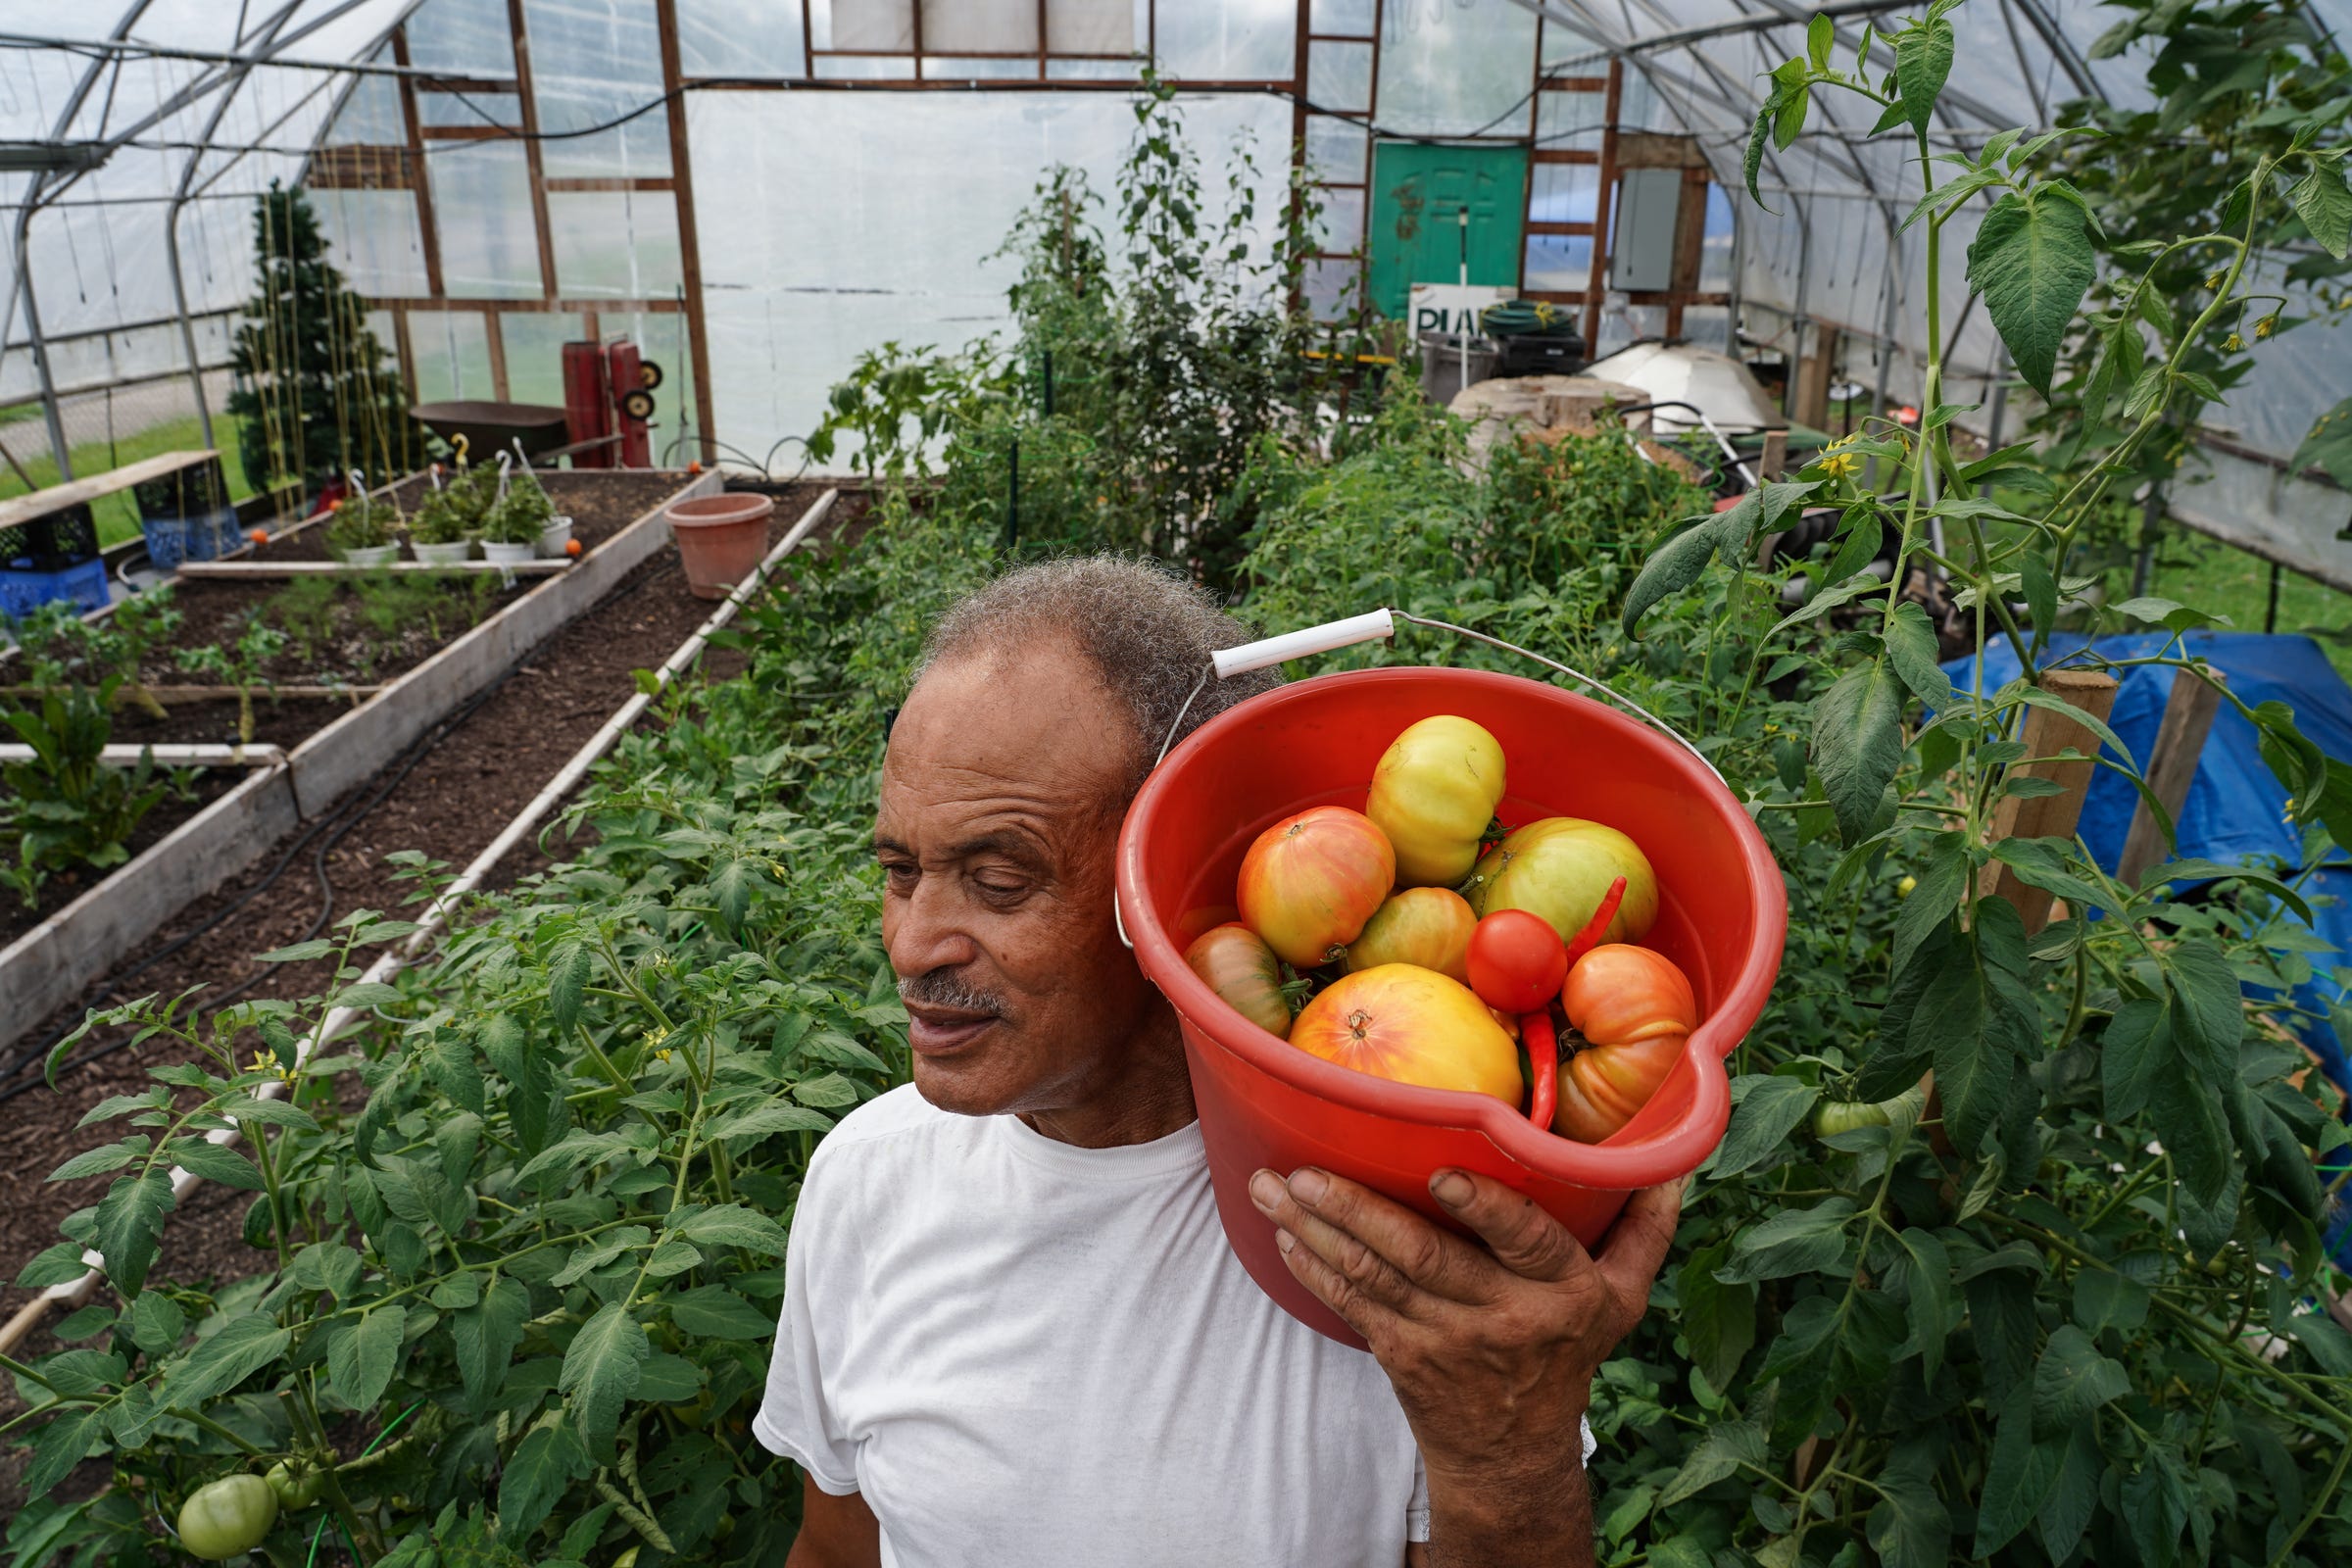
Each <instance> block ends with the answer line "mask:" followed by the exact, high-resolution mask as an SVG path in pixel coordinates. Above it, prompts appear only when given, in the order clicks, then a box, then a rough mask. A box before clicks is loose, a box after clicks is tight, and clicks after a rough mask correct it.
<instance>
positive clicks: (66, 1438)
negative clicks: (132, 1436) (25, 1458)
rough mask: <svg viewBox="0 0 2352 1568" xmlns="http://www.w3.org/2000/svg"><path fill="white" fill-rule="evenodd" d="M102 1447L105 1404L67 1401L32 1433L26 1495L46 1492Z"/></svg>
mask: <svg viewBox="0 0 2352 1568" xmlns="http://www.w3.org/2000/svg"><path fill="white" fill-rule="evenodd" d="M105 1447H106V1407H105V1406H104V1405H90V1404H81V1405H68V1406H67V1407H66V1408H64V1409H62V1410H60V1411H59V1412H58V1413H57V1414H56V1415H54V1416H52V1417H50V1418H49V1422H48V1424H47V1425H46V1426H44V1427H42V1428H41V1429H40V1431H38V1432H36V1433H35V1434H33V1438H32V1462H31V1463H30V1464H28V1465H26V1466H25V1478H24V1482H23V1485H24V1488H25V1495H26V1496H28V1497H43V1496H46V1495H48V1494H49V1493H50V1492H51V1490H53V1489H54V1488H55V1487H56V1486H57V1484H58V1483H59V1482H61V1481H63V1480H65V1479H66V1477H67V1475H68V1474H69V1473H71V1472H72V1470H73V1467H74V1466H75V1465H77V1464H79V1463H81V1462H82V1460H84V1459H87V1458H88V1457H90V1455H91V1454H92V1453H94V1452H104V1451H105ZM20 1560H22V1559H20ZM36 1560H37V1559H36Z"/></svg>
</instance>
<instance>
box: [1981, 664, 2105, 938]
mask: <svg viewBox="0 0 2352 1568" xmlns="http://www.w3.org/2000/svg"><path fill="white" fill-rule="evenodd" d="M2041 689H2042V690H2043V691H2045V692H2048V693H2050V694H2051V695H2052V696H2054V697H2060V698H2064V699H2065V700H2066V701H2067V702H2069V703H2071V704H2073V705H2074V706H2075V707H2077V708H2079V709H2081V710H2082V711H2084V712H2085V713H2088V714H2090V715H2091V716H2092V717H2093V718H2096V719H2097V720H2099V721H2100V722H2101V723H2105V722H2106V720H2107V715H2108V714H2109V713H2111V712H2113V711H2115V692H2116V682H2115V677H2114V676H2113V675H2109V674H2107V673H2105V672H2103V671H2100V670H2091V669H2054V670H2051V671H2050V672H2049V673H2048V674H2046V675H2044V676H2043V677H2042V678H2041ZM2021 739H2023V740H2024V742H2025V745H2026V756H2027V758H2028V759H2029V760H2027V761H2024V762H2020V763H2018V764H2017V765H2015V766H2014V767H2012V768H2011V769H2010V770H2009V771H2010V776H2012V777H2016V776H2017V775H2019V774H2021V773H2022V774H2024V775H2026V776H2028V777H2031V778H2046V779H2049V780H2051V781H2052V782H2054V783H2056V784H2058V785H2060V786H2061V793H2059V794H2056V795H2041V796H2034V797H2031V798H2024V797H2019V796H2015V795H2004V796H2003V797H2001V802H2000V805H1999V806H1998V807H1996V808H1995V809H1994V810H1993V815H1992V831H1991V833H1990V834H1989V835H1988V837H1989V838H1990V839H1991V841H1992V842H1994V843H1998V842H1999V841H2000V840H2002V839H2010V838H2030V839H2038V838H2072V837H2074V833H2075V824H2076V823H2077V822H2078V821H2080V820H2081V819H2082V797H2083V793H2084V792H2085V791H2086V790H2088V789H2089V787H2090V775H2091V772H2092V770H2093V769H2094V768H2095V767H2096V766H2097V765H2098V764H2097V763H2095V762H2093V761H2091V760H2090V759H2092V758H2094V757H2096V756H2098V754H2099V738H2098V737H2097V736H2096V735H2094V734H2092V733H2091V732H2090V731H2089V730H2087V729H2084V728H2083V727H2082V725H2081V724H2079V723H2077V722H2076V721H2075V720H2074V719H2072V718H2070V717H2068V716H2067V715H2066V714H2064V713H2061V712H2057V711H2052V710H2050V709H2047V708H2036V709H2034V710H2032V711H2029V712H2028V713H2027V715H2026V727H2025V734H2024V735H2023V736H2022V737H2021ZM2070 747H2071V748H2073V749H2074V750H2076V751H2078V752H2081V753H2082V760H2081V761H2062V762H2053V761H2034V760H2031V759H2034V758H2049V757H2052V756H2054V755H2056V754H2057V753H2059V752H2063V751H2065V750H2067V749H2068V748H2070ZM1977 893H1978V896H1979V897H1987V896H1997V897H2000V898H2004V899H2007V900H2008V901H2009V902H2010V903H2011V904H2013V905H2015V906H2016V907H2017V912H2018V913H2019V914H2021V915H2023V916H2024V917H2025V922H2026V934H2027V935H2029V936H2031V935H2033V934H2034V932H2036V931H2039V930H2040V929H2041V928H2042V927H2043V926H2044V925H2046V924H2048V923H2049V918H2050V895H2049V894H2047V893H2045V892H2043V891H2042V890H2041V889H2039V888H2034V887H2028V886H2027V885H2026V884H2025V883H2024V882H2022V881H2020V880H2018V876H2017V873H2016V872H2015V871H2012V870H2011V869H2010V868H2009V867H2008V866H2006V865H2004V864H2002V863H2001V862H2000V861H1998V860H1994V861H1992V862H1991V863H1990V864H1988V865H1986V866H1985V869H1984V871H1983V873H1981V875H1980V877H1979V880H1978V884H1977Z"/></svg>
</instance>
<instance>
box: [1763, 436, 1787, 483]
mask: <svg viewBox="0 0 2352 1568" xmlns="http://www.w3.org/2000/svg"><path fill="white" fill-rule="evenodd" d="M1788 466H1789V432H1788V431H1786V430H1767V431H1765V432H1764V455H1763V457H1762V458H1760V459H1759V460H1758V461H1757V463H1756V475H1757V477H1759V478H1761V479H1762V480H1764V482H1765V483H1767V484H1770V483H1771V482H1772V481H1773V480H1775V479H1778V478H1779V477H1780V476H1781V474H1782V472H1783V471H1784V470H1786V469H1787V468H1788Z"/></svg>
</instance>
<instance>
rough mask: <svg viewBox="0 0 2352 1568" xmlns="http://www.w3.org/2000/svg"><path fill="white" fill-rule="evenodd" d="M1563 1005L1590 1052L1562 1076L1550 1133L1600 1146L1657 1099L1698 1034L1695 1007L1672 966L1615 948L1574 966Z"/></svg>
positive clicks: (1640, 951)
mask: <svg viewBox="0 0 2352 1568" xmlns="http://www.w3.org/2000/svg"><path fill="white" fill-rule="evenodd" d="M1560 1005H1561V1006H1562V1007H1563V1008H1565V1009H1566V1010H1567V1013H1568V1022H1569V1023H1570V1024H1571V1025H1573V1026H1574V1027H1575V1029H1576V1031H1577V1032H1578V1033H1579V1034H1581V1035H1583V1036H1584V1037H1585V1040H1586V1045H1585V1048H1584V1049H1583V1050H1581V1051H1579V1052H1578V1053H1577V1054H1575V1055H1573V1056H1570V1057H1569V1058H1568V1064H1567V1071H1565V1072H1563V1073H1561V1074H1560V1101H1559V1108H1558V1109H1557V1110H1556V1111H1554V1112H1553V1114H1552V1118H1551V1130H1552V1131H1553V1132H1555V1133H1558V1134H1559V1135H1560V1136H1561V1137H1563V1138H1573V1139H1575V1140H1576V1141H1577V1142H1578V1143H1583V1144H1597V1143H1599V1142H1601V1141H1602V1140H1603V1139H1605V1138H1607V1137H1608V1136H1609V1135H1610V1134H1612V1133H1614V1132H1616V1131H1617V1129H1618V1128H1620V1127H1623V1126H1624V1125H1625V1124H1626V1123H1627V1122H1629V1121H1632V1120H1633V1119H1634V1113H1635V1112H1636V1111H1638V1110H1640V1109H1641V1108H1642V1106H1643V1105H1645V1104H1647V1103H1649V1097H1650V1096H1651V1095H1654V1094H1656V1093H1657V1090H1658V1085H1659V1084H1661V1083H1663V1082H1664V1081H1665V1079H1666V1074H1667V1072H1668V1071H1669V1070H1670V1069H1671V1068H1672V1067H1673V1066H1674V1064H1675V1061H1676V1059H1677V1058H1679V1057H1680V1056H1681V1055H1682V1054H1683V1046H1684V1044H1685V1042H1687V1041H1688V1040H1689V1039H1690V1038H1691V1030H1693V1029H1695V1028H1697V1027H1698V1002H1697V999H1695V998H1694V997H1692V996H1691V982H1690V981H1689V980H1688V979H1686V978H1685V977H1684V975H1683V971H1682V970H1680V969H1678V968H1676V967H1675V966H1674V962H1673V960H1671V959H1669V958H1667V957H1666V956H1664V955H1662V954H1658V953H1653V952H1651V951H1650V950H1649V949H1648V948H1636V947H1630V946H1627V945H1626V944H1624V943H1612V944H1610V945H1609V946H1607V947H1603V948H1594V949H1593V951H1592V952H1591V953H1588V954H1586V955H1585V956H1583V957H1582V958H1580V959H1578V960H1577V964H1576V967H1575V968H1573V969H1571V970H1569V971H1568V983H1567V984H1566V985H1564V986H1562V987H1561V988H1560Z"/></svg>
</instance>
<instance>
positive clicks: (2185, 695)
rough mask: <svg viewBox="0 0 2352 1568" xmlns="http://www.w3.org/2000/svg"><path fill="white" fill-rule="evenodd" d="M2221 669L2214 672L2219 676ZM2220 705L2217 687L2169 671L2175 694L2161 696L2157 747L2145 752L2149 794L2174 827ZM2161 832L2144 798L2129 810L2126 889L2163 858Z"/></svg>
mask: <svg viewBox="0 0 2352 1568" xmlns="http://www.w3.org/2000/svg"><path fill="white" fill-rule="evenodd" d="M2219 674H2220V672H2219V671H2216V672H2215V675H2216V678H2219ZM2221 706H2222V694H2221V690H2220V688H2218V687H2216V686H2215V685H2214V684H2213V682H2212V681H2209V680H2200V679H2198V678H2197V677H2196V676H2194V675H2192V674H2190V673H2189V672H2188V671H2187V670H2185V669H2177V670H2175V671H2173V694H2172V696H2171V697H2169V698H2167V699H2166V700H2165V705H2164V719H2163V721H2162V722H2161V723H2159V724H2158V725H2157V726H2156V746H2155V749H2154V750H2153V751H2151V752H2150V753H2149V754H2148V768H2147V780H2148V792H2149V793H2150V794H2152V795H2154V796H2155V797H2156V799H2157V800H2158V801H2160V802H2162V803H2163V805H2164V814H2165V815H2167V816H2169V817H2171V818H2172V819H2173V822H2174V824H2175V825H2176V826H2178V825H2179V823H2180V807H2181V805H2182V803H2184V802H2185V801H2186V800H2187V799H2188V786H2189V784H2190V783H2191V781H2193V780H2194V779H2195V778H2196V776H2197V760H2198V759H2199V758H2200V757H2202V756H2203V755H2204V753H2205V737H2206V735H2207V734H2208V733H2210V732H2211V731H2212V729H2213V715H2214V711H2215V710H2217V709H2219V708H2220V707H2221ZM2165 849H2166V846H2165V842H2164V834H2163V833H2162V832H2161V831H2159V830H2158V828H2157V826H2156V813H2155V812H2153V811H2151V810H2149V809H2148V803H2147V802H2146V800H2144V799H2143V800H2141V801H2140V803H2139V806H2138V808H2137V809H2134V810H2133V811H2132V813H2131V831H2130V832H2128V833H2126V834H2125V835H2124V853H2123V857H2122V858H2120V859H2118V860H2117V861H2116V865H2115V876H2116V880H2117V881H2119V882H2121V883H2123V885H2124V886H2125V887H2127V888H2136V887H2138V886H2139V878H2140V874H2141V873H2142V872H2144V871H2146V870H2147V868H2148V867H2149V866H2151V865H2154V864H2155V863H2156V862H2157V861H2158V860H2159V859H2161V858H2163V856H2164V853H2165Z"/></svg>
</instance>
